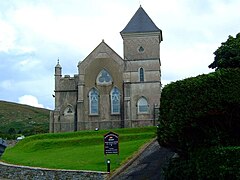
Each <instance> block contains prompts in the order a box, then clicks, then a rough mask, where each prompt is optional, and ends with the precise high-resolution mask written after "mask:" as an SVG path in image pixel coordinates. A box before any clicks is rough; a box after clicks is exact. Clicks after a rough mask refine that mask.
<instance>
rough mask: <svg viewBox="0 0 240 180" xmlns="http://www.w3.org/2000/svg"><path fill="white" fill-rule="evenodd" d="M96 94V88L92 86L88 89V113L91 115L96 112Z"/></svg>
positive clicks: (97, 99)
mask: <svg viewBox="0 0 240 180" xmlns="http://www.w3.org/2000/svg"><path fill="white" fill-rule="evenodd" d="M98 95H99V93H98V90H97V89H95V88H92V89H91V91H89V113H90V114H91V115H97V114H98V101H99V98H98Z"/></svg>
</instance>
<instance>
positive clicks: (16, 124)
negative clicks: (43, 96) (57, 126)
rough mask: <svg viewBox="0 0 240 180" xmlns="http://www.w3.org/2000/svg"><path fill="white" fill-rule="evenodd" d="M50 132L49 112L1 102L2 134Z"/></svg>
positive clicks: (0, 123) (0, 120)
mask: <svg viewBox="0 0 240 180" xmlns="http://www.w3.org/2000/svg"><path fill="white" fill-rule="evenodd" d="M48 130H49V110H47V109H42V108H36V107H32V106H28V105H22V104H17V103H12V102H6V101H0V132H1V133H3V134H16V133H20V134H25V135H30V134H36V133H44V132H48Z"/></svg>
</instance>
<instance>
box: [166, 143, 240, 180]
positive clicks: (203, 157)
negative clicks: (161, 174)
mask: <svg viewBox="0 0 240 180" xmlns="http://www.w3.org/2000/svg"><path fill="white" fill-rule="evenodd" d="M239 169H240V147H239V146H238V147H221V148H219V147H213V148H209V149H201V150H198V151H197V152H194V153H191V155H190V158H189V159H188V160H183V159H175V160H174V161H172V162H171V163H170V164H169V168H168V169H167V170H166V171H165V178H166V179H171V180H177V179H218V180H224V179H240V171H239Z"/></svg>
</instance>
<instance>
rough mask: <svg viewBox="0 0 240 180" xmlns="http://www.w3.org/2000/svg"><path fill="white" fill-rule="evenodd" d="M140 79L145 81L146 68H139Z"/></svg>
mask: <svg viewBox="0 0 240 180" xmlns="http://www.w3.org/2000/svg"><path fill="white" fill-rule="evenodd" d="M139 80H140V82H144V69H143V68H140V69H139Z"/></svg>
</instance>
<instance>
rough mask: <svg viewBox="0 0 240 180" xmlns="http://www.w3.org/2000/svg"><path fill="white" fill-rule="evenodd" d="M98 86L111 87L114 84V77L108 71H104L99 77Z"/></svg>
mask: <svg viewBox="0 0 240 180" xmlns="http://www.w3.org/2000/svg"><path fill="white" fill-rule="evenodd" d="M97 84H98V85H110V84H112V77H111V75H110V74H109V73H108V72H107V70H105V69H103V70H101V72H100V73H99V74H98V76H97Z"/></svg>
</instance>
